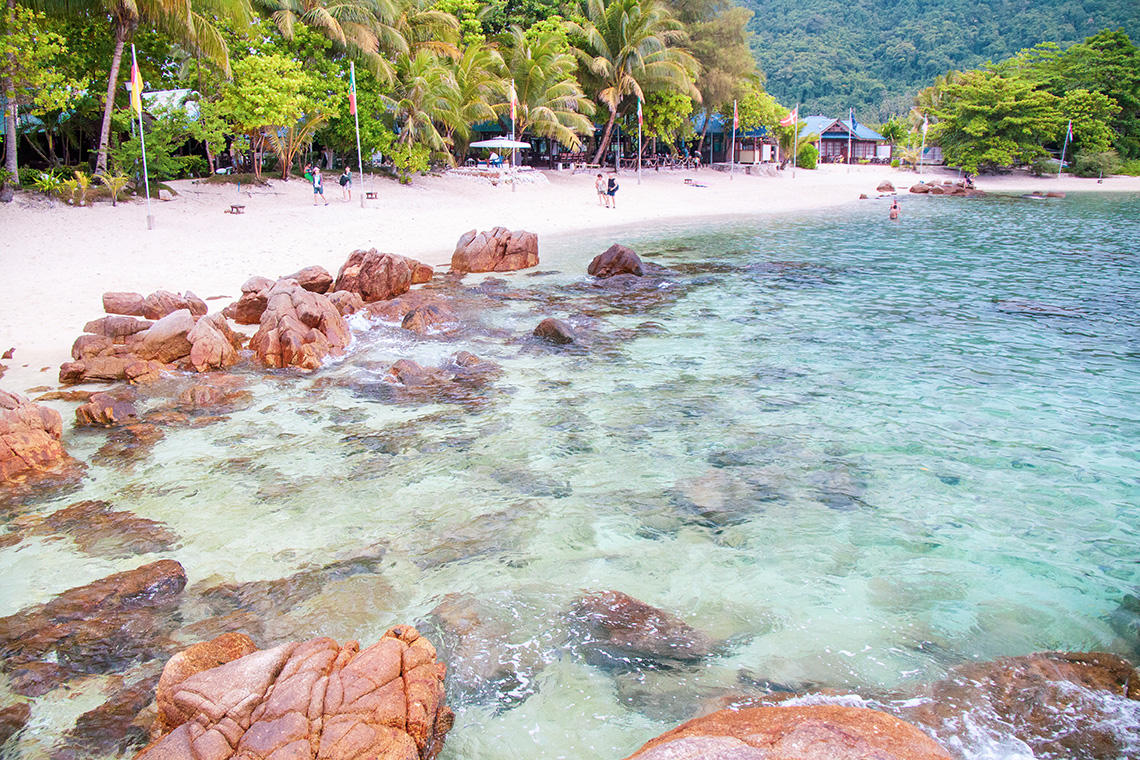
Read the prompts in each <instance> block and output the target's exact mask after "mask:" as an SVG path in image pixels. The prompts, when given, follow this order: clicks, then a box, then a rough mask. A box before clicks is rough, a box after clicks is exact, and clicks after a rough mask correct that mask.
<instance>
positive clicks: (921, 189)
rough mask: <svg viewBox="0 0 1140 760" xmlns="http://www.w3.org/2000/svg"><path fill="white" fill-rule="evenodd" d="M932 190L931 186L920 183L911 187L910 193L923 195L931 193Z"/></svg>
mask: <svg viewBox="0 0 1140 760" xmlns="http://www.w3.org/2000/svg"><path fill="white" fill-rule="evenodd" d="M930 188H931V185H926V184H923V183H921V182H919V183H918V184H917V185H911V186H910V191H911V192H912V193H919V194H920V195H921V194H924V193H929V192H930Z"/></svg>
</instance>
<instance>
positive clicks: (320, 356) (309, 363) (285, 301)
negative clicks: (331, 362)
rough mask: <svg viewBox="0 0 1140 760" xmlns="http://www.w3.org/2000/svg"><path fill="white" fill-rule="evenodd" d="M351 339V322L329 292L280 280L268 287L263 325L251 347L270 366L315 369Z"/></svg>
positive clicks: (258, 357) (340, 351)
mask: <svg viewBox="0 0 1140 760" xmlns="http://www.w3.org/2000/svg"><path fill="white" fill-rule="evenodd" d="M351 340H352V334H351V333H350V332H349V329H348V322H346V321H345V320H344V317H342V316H341V315H340V312H339V311H337V308H336V307H335V306H333V304H332V301H330V300H329V299H328V296H324V295H321V294H319V293H312V292H310V291H308V290H305V289H304V288H302V287H301V286H300V285H298V284H297V283H296V281H294V280H280V281H278V283H277V284H276V285H274V286H273V289H272V290H270V291H269V300H268V304H267V305H266V308H265V313H264V314H262V315H261V327H260V328H259V329H258V331H257V334H256V335H254V336H253V338H252V339H251V340H250V342H249V347H250V348H251V349H253V352H254V353H255V354H256V355H257V359H258V361H260V362H261V363H262V364H264V365H265V366H267V367H278V368H280V367H297V368H298V369H305V370H315V369H319V368H320V366H321V363H322V362H324V360H325V359H326V358H328V357H329V356H340V355H341V354H342V353H344V349H345V347H346V346H348V344H349V342H350V341H351Z"/></svg>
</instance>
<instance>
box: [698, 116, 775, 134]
mask: <svg viewBox="0 0 1140 760" xmlns="http://www.w3.org/2000/svg"><path fill="white" fill-rule="evenodd" d="M704 128H705V115H704V114H703V113H699V114H697V115H696V116H694V117H693V131H694V132H696V133H697V134H698V135H699V134H700V133H701V131H702V130H703V129H704ZM708 133H709V134H710V135H731V134H732V122H731V121H730V120H728V119H726V118H724V117H723V116H721V115H720V114H719V113H714V114H713V115H712V116H711V117H710V118H709V131H708ZM766 134H768V129H767V127H757V128H756V129H752V130H748V131H747V132H746V131H744V130H742V129H741V130H737V132H736V137H737V138H738V139H739V138H748V139H751V138H753V137H763V136H764V135H766Z"/></svg>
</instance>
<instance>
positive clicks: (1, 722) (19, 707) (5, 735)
mask: <svg viewBox="0 0 1140 760" xmlns="http://www.w3.org/2000/svg"><path fill="white" fill-rule="evenodd" d="M31 717H32V706H31V705H30V704H28V703H27V702H17V703H16V704H14V705H8V706H7V707H5V708H4V709H3V710H0V747H2V746H4V743H5V742H6V741H8V740H9V739H11V738H12V737H13V736H15V735H16V732H17V731H19V730H20V729H21V728H23V727H24V726H25V725H27V723H28V720H29V719H30V718H31Z"/></svg>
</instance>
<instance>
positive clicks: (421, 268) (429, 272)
mask: <svg viewBox="0 0 1140 760" xmlns="http://www.w3.org/2000/svg"><path fill="white" fill-rule="evenodd" d="M412 263H413V264H414V265H415V266H413V267H412V284H413V285H422V284H423V283H425V282H431V278H432V277H435V269H433V268H432V267H429V266H428V265H427V264H421V263H420V262H418V261H413V262H412Z"/></svg>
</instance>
